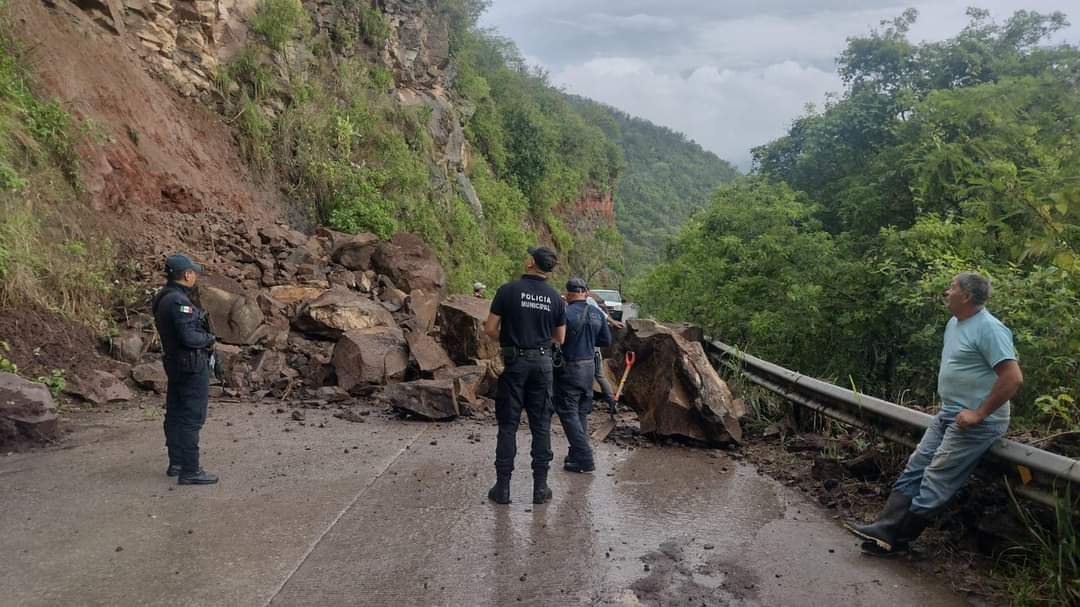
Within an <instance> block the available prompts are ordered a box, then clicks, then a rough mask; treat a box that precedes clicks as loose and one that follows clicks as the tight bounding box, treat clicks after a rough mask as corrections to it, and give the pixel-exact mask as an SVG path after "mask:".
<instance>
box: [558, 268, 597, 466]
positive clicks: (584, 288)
mask: <svg viewBox="0 0 1080 607" xmlns="http://www.w3.org/2000/svg"><path fill="white" fill-rule="evenodd" d="M588 298H589V286H588V285H587V284H585V281H584V280H583V279H581V278H571V279H570V280H568V281H567V282H566V302H567V307H566V340H565V341H564V342H563V346H562V351H563V366H562V369H560V370H559V371H558V373H557V374H556V378H555V412H556V413H558V414H559V421H561V422H562V427H563V431H564V432H565V433H566V440H568V441H569V442H570V453H569V454H568V455H567V456H566V462H565V463H564V464H563V468H564V469H565V470H569V471H570V472H592V471H593V470H594V469H595V468H596V466H595V465H594V462H593V452H592V447H591V446H589V435H588V432H587V428H588V421H589V413H590V412H592V397H593V389H592V386H593V374H594V372H595V368H596V367H595V360H596V358H595V352H596V348H603V347H606V346H610V345H611V331H610V330H608V324H607V319H606V318H604V314H603V313H602V312H600V311H599V310H597V309H596V308H593V307H591V306H589V305H588V303H587V300H588Z"/></svg>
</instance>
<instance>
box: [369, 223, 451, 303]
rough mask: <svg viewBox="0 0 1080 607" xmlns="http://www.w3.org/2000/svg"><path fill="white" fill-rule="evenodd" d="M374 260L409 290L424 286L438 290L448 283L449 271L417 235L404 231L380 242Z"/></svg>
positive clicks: (372, 260)
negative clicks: (445, 271)
mask: <svg viewBox="0 0 1080 607" xmlns="http://www.w3.org/2000/svg"><path fill="white" fill-rule="evenodd" d="M371 263H372V267H373V268H374V269H375V270H376V271H378V272H381V273H382V274H386V275H387V276H389V277H390V279H391V280H393V281H394V284H395V285H396V286H397V287H398V288H399V289H401V290H403V291H405V292H409V291H412V290H413V289H421V290H423V291H428V292H431V293H438V292H441V291H442V288H443V285H444V284H445V283H446V274H444V273H443V268H442V264H440V263H439V260H438V258H436V257H435V252H434V251H432V250H431V248H430V247H428V246H427V244H425V243H424V241H423V240H421V239H420V237H419V236H415V235H413V234H408V233H405V232H401V233H399V234H397V235H395V236H394V238H393V240H391V241H389V242H385V241H384V242H380V243H379V244H378V246H377V247H375V254H374V255H372V257H371Z"/></svg>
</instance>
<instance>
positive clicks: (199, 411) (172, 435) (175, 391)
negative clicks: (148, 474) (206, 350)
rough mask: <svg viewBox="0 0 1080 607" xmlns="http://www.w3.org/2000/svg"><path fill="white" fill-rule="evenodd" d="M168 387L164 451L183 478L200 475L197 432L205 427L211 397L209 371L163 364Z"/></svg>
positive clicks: (205, 368)
mask: <svg viewBox="0 0 1080 607" xmlns="http://www.w3.org/2000/svg"><path fill="white" fill-rule="evenodd" d="M165 374H166V375H167V376H168V377H169V387H168V390H167V392H166V393H165V448H166V449H167V450H168V451H169V465H170V466H172V465H179V466H180V468H181V473H182V474H195V473H196V472H198V471H199V469H200V467H199V431H200V430H202V427H203V424H204V423H206V408H207V401H208V399H209V396H210V369H209V368H208V367H207V366H206V365H204V366H203V369H201V370H197V371H181V370H179V369H177V368H176V365H173V364H170V363H169V362H165Z"/></svg>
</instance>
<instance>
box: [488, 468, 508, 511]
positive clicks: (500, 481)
mask: <svg viewBox="0 0 1080 607" xmlns="http://www.w3.org/2000/svg"><path fill="white" fill-rule="evenodd" d="M488 499H489V500H491V501H493V502H495V503H496V504H509V503H510V475H509V474H507V475H506V476H502V475H499V476H498V477H496V478H495V486H494V487H492V488H491V489H488Z"/></svg>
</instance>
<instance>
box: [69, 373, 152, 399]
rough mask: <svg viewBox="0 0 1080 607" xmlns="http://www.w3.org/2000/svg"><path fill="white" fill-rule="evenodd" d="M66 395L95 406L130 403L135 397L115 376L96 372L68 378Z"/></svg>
mask: <svg viewBox="0 0 1080 607" xmlns="http://www.w3.org/2000/svg"><path fill="white" fill-rule="evenodd" d="M64 394H70V395H71V396H75V397H78V398H80V399H82V400H84V401H86V402H88V403H93V404H95V405H104V404H106V403H111V402H123V401H129V400H131V399H132V398H134V397H135V395H134V394H132V393H131V390H130V389H129V388H128V387H127V386H125V385H124V382H122V381H120V380H119V379H117V377H116V376H115V375H113V374H112V373H106V372H105V371H96V370H95V371H89V372H87V373H82V374H80V375H73V376H72V377H70V378H68V380H67V381H66V382H65V385H64Z"/></svg>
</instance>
